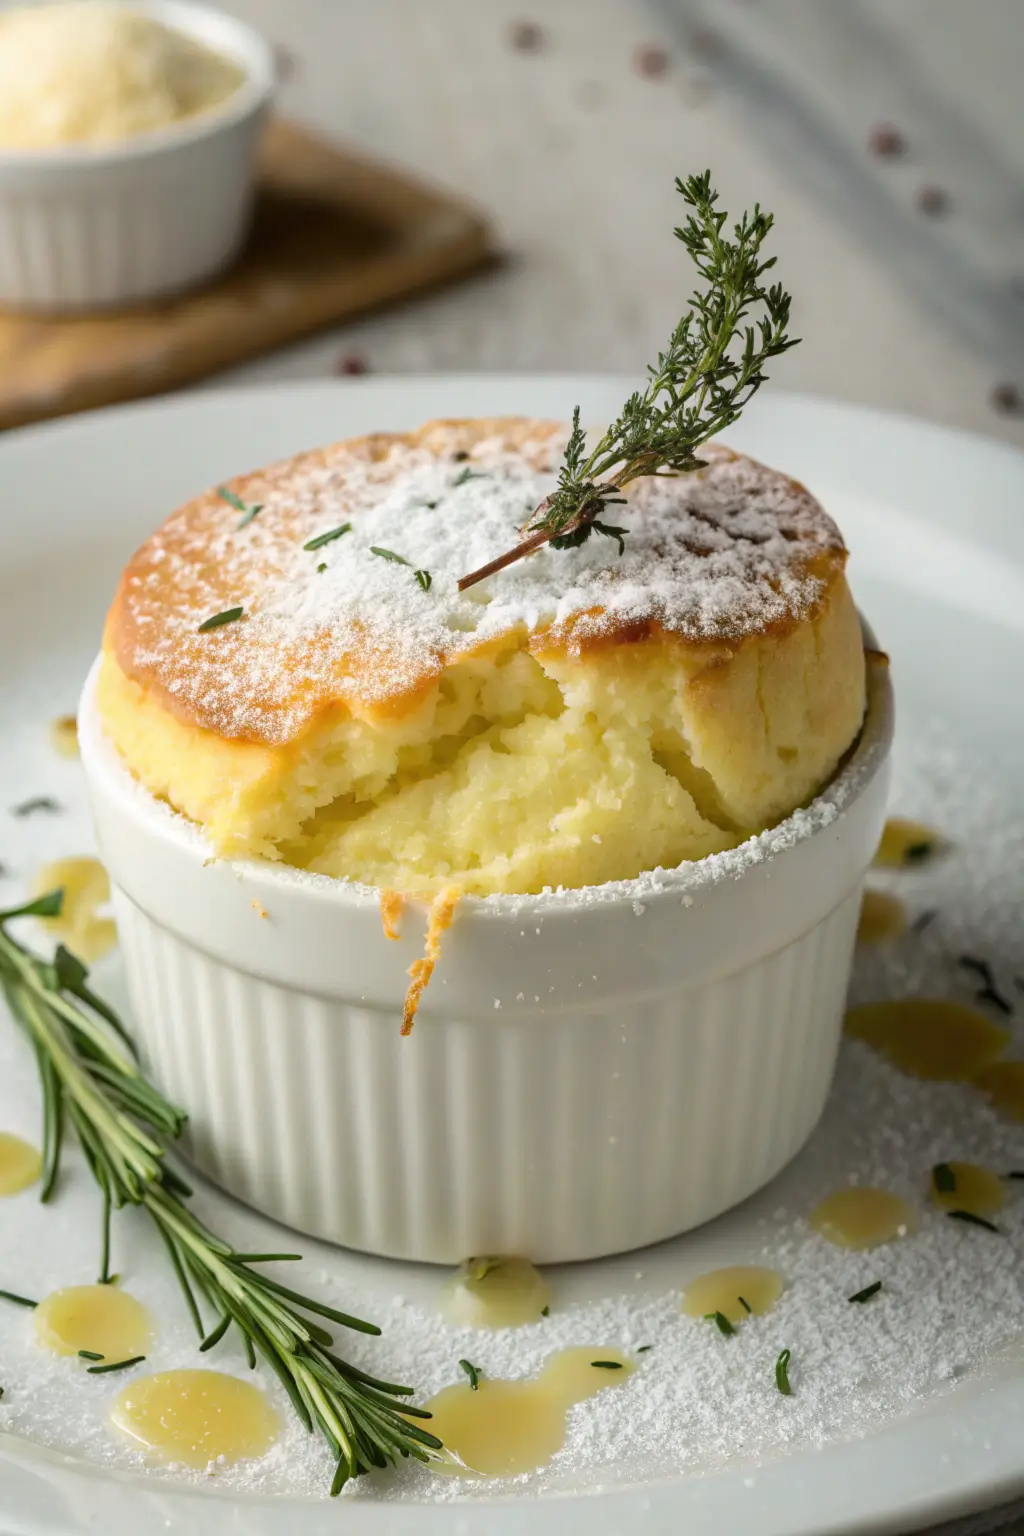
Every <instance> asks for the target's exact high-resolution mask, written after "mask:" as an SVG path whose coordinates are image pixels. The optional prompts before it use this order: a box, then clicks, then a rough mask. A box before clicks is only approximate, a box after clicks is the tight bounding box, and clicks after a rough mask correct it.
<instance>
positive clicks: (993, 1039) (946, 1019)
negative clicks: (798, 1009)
mask: <svg viewBox="0 0 1024 1536" xmlns="http://www.w3.org/2000/svg"><path fill="white" fill-rule="evenodd" d="M845 1029H846V1033H847V1034H848V1035H850V1036H852V1038H853V1039H854V1040H863V1041H864V1042H865V1044H867V1045H870V1046H873V1047H874V1048H875V1050H876V1051H879V1052H880V1053H881V1054H882V1055H883V1056H884V1057H885V1058H886V1060H887V1061H889V1062H891V1063H892V1065H893V1066H894V1067H898V1068H899V1070H900V1071H901V1072H906V1073H908V1074H909V1075H910V1076H911V1077H920V1078H925V1079H927V1080H928V1081H930V1082H940V1083H961V1082H969V1081H970V1080H971V1079H972V1078H974V1077H976V1076H977V1075H978V1073H979V1072H980V1071H981V1070H982V1068H983V1067H987V1066H988V1064H989V1063H990V1062H992V1061H994V1060H995V1058H996V1057H997V1056H998V1055H999V1053H1000V1052H1001V1051H1003V1050H1004V1049H1005V1048H1006V1045H1007V1044H1008V1042H1009V1039H1010V1034H1009V1031H1008V1030H1006V1029H1004V1028H1003V1027H1002V1025H1001V1024H993V1022H992V1020H991V1019H988V1018H986V1017H985V1015H984V1014H983V1013H980V1012H979V1011H978V1009H977V1008H968V1007H967V1006H966V1005H965V1004H963V1003H953V1002H949V1001H948V1000H947V999H945V998H930V997H905V998H900V999H898V1000H896V1001H894V1002H881V1003H866V1004H865V1005H864V1006H863V1007H861V1008H854V1009H853V1010H852V1011H851V1012H850V1013H848V1014H847V1015H846V1025H845Z"/></svg>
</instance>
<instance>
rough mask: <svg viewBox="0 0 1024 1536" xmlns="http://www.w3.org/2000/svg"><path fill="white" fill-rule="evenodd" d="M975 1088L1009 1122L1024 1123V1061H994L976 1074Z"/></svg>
mask: <svg viewBox="0 0 1024 1536" xmlns="http://www.w3.org/2000/svg"><path fill="white" fill-rule="evenodd" d="M974 1086H975V1087H976V1088H980V1089H981V1091H982V1093H984V1094H987V1095H988V1098H989V1101H990V1103H991V1105H992V1108H993V1109H994V1110H996V1111H997V1112H998V1113H999V1114H1001V1115H1005V1116H1006V1118H1007V1120H1017V1121H1021V1122H1024V1061H994V1062H992V1064H991V1066H987V1067H985V1068H984V1070H983V1071H981V1072H979V1073H977V1074H976V1076H975V1079H974Z"/></svg>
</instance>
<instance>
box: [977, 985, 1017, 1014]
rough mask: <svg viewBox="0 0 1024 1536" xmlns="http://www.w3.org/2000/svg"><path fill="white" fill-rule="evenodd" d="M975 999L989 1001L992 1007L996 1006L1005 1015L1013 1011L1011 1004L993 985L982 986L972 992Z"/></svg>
mask: <svg viewBox="0 0 1024 1536" xmlns="http://www.w3.org/2000/svg"><path fill="white" fill-rule="evenodd" d="M974 997H975V1001H976V1002H979V1003H991V1004H992V1006H993V1008H998V1009H999V1012H1000V1013H1003V1014H1006V1016H1007V1017H1009V1016H1010V1014H1012V1012H1013V1004H1012V1003H1011V1002H1010V1001H1009V999H1008V998H1005V997H1004V996H1003V994H1002V993H1001V992H1000V991H998V990H997V989H996V988H995V987H982V988H981V990H980V991H979V992H976V993H975V994H974Z"/></svg>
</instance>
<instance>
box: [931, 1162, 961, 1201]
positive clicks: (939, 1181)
mask: <svg viewBox="0 0 1024 1536" xmlns="http://www.w3.org/2000/svg"><path fill="white" fill-rule="evenodd" d="M932 1183H933V1184H934V1186H935V1191H936V1194H939V1195H951V1194H953V1192H954V1191H955V1189H956V1174H955V1173H954V1172H953V1170H952V1168H951V1167H950V1166H949V1164H948V1163H936V1164H935V1167H934V1168H933V1169H932Z"/></svg>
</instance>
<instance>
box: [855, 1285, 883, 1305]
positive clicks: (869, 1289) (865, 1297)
mask: <svg viewBox="0 0 1024 1536" xmlns="http://www.w3.org/2000/svg"><path fill="white" fill-rule="evenodd" d="M881 1289H882V1282H881V1280H876V1281H875V1283H874V1285H866V1286H865V1287H864V1289H863V1290H862V1291H855V1292H854V1293H853V1295H852V1296H847V1298H846V1299H847V1301H861V1302H863V1301H870V1300H871V1298H872V1296H877V1295H878V1293H879V1291H880V1290H881Z"/></svg>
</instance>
